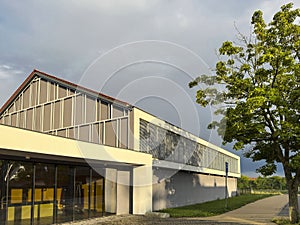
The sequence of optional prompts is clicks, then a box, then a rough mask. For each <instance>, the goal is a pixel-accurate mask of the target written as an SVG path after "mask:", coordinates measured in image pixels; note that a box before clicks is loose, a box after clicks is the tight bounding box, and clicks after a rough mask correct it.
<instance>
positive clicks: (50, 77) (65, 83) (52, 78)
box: [0, 69, 132, 115]
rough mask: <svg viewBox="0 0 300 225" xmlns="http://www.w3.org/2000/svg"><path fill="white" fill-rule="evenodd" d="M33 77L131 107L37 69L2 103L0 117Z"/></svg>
mask: <svg viewBox="0 0 300 225" xmlns="http://www.w3.org/2000/svg"><path fill="white" fill-rule="evenodd" d="M35 76H38V77H41V78H44V79H46V80H50V81H53V82H55V83H59V84H61V85H63V86H66V87H68V88H71V89H75V90H79V91H81V92H84V93H87V94H90V95H92V96H94V97H100V98H101V99H104V100H107V101H109V102H113V103H115V104H118V105H121V106H123V107H126V108H131V107H132V105H130V104H129V103H127V102H124V101H121V100H118V99H115V98H113V97H110V96H108V95H105V94H102V93H100V92H97V91H94V90H91V89H89V88H86V87H83V86H80V85H77V84H74V83H72V82H69V81H66V80H63V79H61V78H58V77H55V76H53V75H50V74H47V73H45V72H42V71H39V70H37V69H34V70H33V71H32V72H31V74H30V75H29V76H28V77H27V78H26V79H25V81H24V82H23V83H22V84H21V85H20V86H19V87H18V89H17V90H16V91H15V92H14V93H13V95H12V96H11V97H10V98H9V99H8V100H7V101H6V102H5V103H4V105H3V106H2V107H1V109H0V115H1V114H3V113H4V111H5V110H6V109H7V107H9V105H10V104H11V103H12V102H13V101H14V100H15V98H16V97H18V95H19V93H20V92H21V91H22V90H23V89H24V88H26V87H27V85H28V84H29V83H30V82H31V81H32V79H33V78H34V77H35Z"/></svg>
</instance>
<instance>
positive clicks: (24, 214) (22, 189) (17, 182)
mask: <svg viewBox="0 0 300 225" xmlns="http://www.w3.org/2000/svg"><path fill="white" fill-rule="evenodd" d="M5 178H6V181H7V182H8V211H7V218H8V221H14V223H20V222H21V221H23V220H28V221H30V219H31V203H32V198H33V196H32V193H33V189H32V184H33V183H32V181H33V164H31V163H26V162H20V161H11V162H9V164H8V167H7V172H6V176H5ZM15 212H18V213H15Z"/></svg>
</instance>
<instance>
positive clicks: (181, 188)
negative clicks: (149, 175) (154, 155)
mask: <svg viewBox="0 0 300 225" xmlns="http://www.w3.org/2000/svg"><path fill="white" fill-rule="evenodd" d="M236 189H237V178H228V194H229V196H234V195H235V194H236ZM152 191H153V201H152V207H153V210H159V209H164V208H172V207H177V206H183V205H191V204H195V203H201V202H206V201H211V200H215V199H218V198H219V199H222V198H225V177H222V176H214V175H208V174H198V173H190V172H185V171H178V172H177V171H175V170H174V171H172V170H166V169H154V170H153V189H152Z"/></svg>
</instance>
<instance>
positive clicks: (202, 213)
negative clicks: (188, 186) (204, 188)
mask: <svg viewBox="0 0 300 225" xmlns="http://www.w3.org/2000/svg"><path fill="white" fill-rule="evenodd" d="M270 196H273V195H271V194H252V195H251V194H247V195H240V196H236V197H232V198H229V199H228V208H227V209H226V208H225V199H220V200H215V201H211V202H205V203H200V204H196V205H189V206H183V207H178V208H170V209H164V210H161V211H160V212H165V213H169V214H170V216H171V217H207V216H215V215H219V214H222V213H225V212H228V211H231V210H234V209H237V208H240V207H241V206H243V205H246V204H248V203H251V202H254V201H257V200H259V199H263V198H266V197H270Z"/></svg>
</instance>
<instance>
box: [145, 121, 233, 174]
mask: <svg viewBox="0 0 300 225" xmlns="http://www.w3.org/2000/svg"><path fill="white" fill-rule="evenodd" d="M140 151H142V152H146V153H150V154H152V155H153V157H154V158H157V159H160V160H166V161H171V162H177V163H182V164H187V165H192V166H197V167H199V166H200V167H205V168H209V169H215V170H221V171H225V162H228V164H229V172H233V173H239V165H238V160H237V159H236V158H233V157H231V156H229V155H226V154H224V153H222V152H219V151H217V150H215V149H212V148H209V147H207V146H205V145H202V144H200V143H198V142H196V141H194V140H191V139H189V138H186V137H183V136H181V135H179V134H177V133H175V132H172V131H170V130H167V129H164V128H162V127H160V126H157V125H155V124H153V123H150V122H148V121H146V120H143V119H140Z"/></svg>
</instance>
